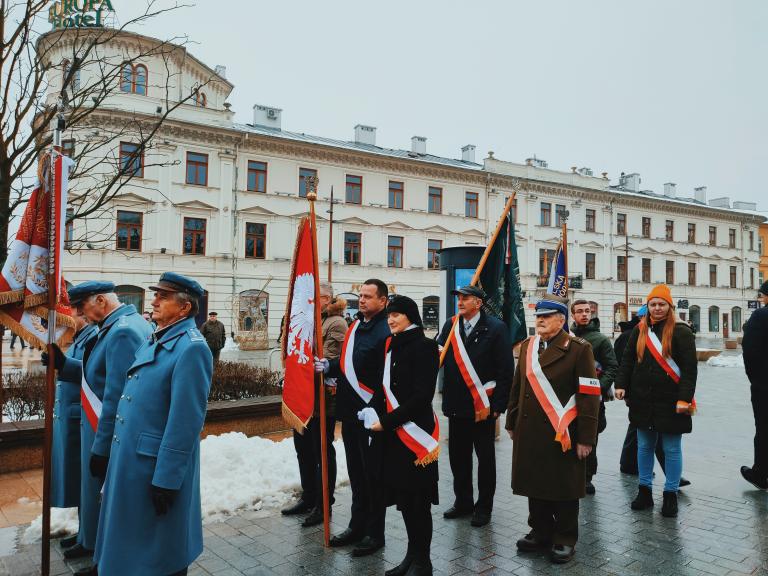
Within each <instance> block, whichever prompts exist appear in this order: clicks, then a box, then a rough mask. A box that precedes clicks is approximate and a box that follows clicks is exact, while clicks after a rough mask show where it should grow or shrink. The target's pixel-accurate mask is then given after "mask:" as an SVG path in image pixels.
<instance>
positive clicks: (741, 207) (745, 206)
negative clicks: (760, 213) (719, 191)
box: [733, 200, 757, 211]
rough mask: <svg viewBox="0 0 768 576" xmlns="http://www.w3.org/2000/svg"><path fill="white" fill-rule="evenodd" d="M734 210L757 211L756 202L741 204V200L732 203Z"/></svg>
mask: <svg viewBox="0 0 768 576" xmlns="http://www.w3.org/2000/svg"><path fill="white" fill-rule="evenodd" d="M733 209H734V210H755V211H756V210H757V202H742V201H741V200H734V201H733Z"/></svg>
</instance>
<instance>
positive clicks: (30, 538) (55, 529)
mask: <svg viewBox="0 0 768 576" xmlns="http://www.w3.org/2000/svg"><path fill="white" fill-rule="evenodd" d="M23 500H27V502H26V503H25V502H23ZM19 503H20V504H30V505H35V506H36V505H38V503H37V502H29V500H28V499H27V498H21V499H19ZM78 526H79V522H78V519H77V508H51V537H53V538H58V537H59V536H69V535H70V534H76V533H77V528H78ZM42 537H43V516H42V514H41V515H40V516H38V517H37V518H35V519H34V520H33V521H32V524H30V525H29V526H28V527H27V529H26V530H24V534H22V536H21V543H22V544H32V543H34V542H39V541H40V539H41V538H42Z"/></svg>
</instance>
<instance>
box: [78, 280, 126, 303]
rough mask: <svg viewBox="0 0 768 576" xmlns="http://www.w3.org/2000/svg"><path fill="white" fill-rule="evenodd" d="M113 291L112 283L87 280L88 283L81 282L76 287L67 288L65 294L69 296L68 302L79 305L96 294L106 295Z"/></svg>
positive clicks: (113, 284)
mask: <svg viewBox="0 0 768 576" xmlns="http://www.w3.org/2000/svg"><path fill="white" fill-rule="evenodd" d="M114 291H115V283H114V282H105V281H101V280H89V281H88V282H82V283H80V284H78V285H77V286H73V287H72V288H69V289H68V290H67V294H69V302H70V303H71V304H79V303H80V302H82V301H83V300H85V299H86V298H88V297H90V296H95V295H96V294H107V293H108V292H114Z"/></svg>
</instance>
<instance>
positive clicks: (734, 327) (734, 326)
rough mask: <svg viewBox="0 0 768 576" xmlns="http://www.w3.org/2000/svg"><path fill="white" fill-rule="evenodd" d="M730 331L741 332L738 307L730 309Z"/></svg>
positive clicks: (739, 309)
mask: <svg viewBox="0 0 768 576" xmlns="http://www.w3.org/2000/svg"><path fill="white" fill-rule="evenodd" d="M731 331H732V332H741V308H739V307H738V306H734V307H733V308H731Z"/></svg>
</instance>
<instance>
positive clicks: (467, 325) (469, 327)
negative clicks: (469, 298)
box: [464, 322, 472, 338]
mask: <svg viewBox="0 0 768 576" xmlns="http://www.w3.org/2000/svg"><path fill="white" fill-rule="evenodd" d="M471 332H472V324H471V323H469V322H464V337H465V338H468V337H469V334H470V333H471Z"/></svg>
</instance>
